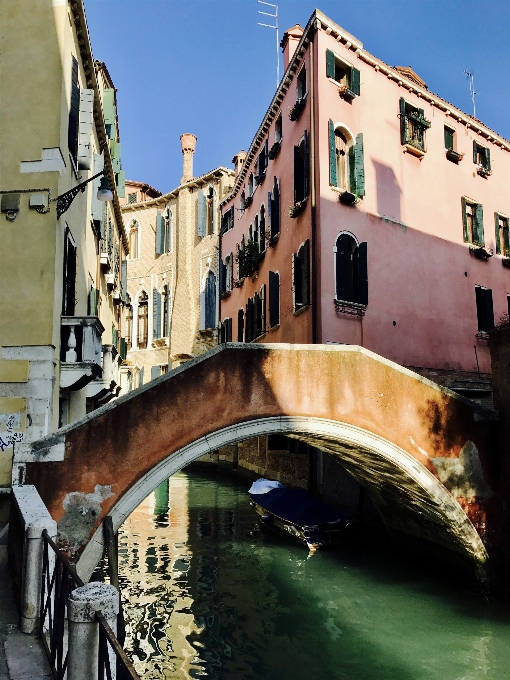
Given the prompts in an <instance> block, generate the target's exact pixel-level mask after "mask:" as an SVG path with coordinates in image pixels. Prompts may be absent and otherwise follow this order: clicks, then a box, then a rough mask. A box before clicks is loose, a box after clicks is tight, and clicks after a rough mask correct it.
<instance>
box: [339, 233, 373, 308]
mask: <svg viewBox="0 0 510 680" xmlns="http://www.w3.org/2000/svg"><path fill="white" fill-rule="evenodd" d="M335 274H336V299H337V300H338V301H340V302H350V303H355V304H359V305H364V306H366V305H368V263H367V244H366V243H360V244H358V243H357V242H356V239H355V238H353V236H351V235H350V234H346V233H343V234H340V236H339V237H338V238H337V240H336V246H335Z"/></svg>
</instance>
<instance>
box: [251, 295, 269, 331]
mask: <svg viewBox="0 0 510 680" xmlns="http://www.w3.org/2000/svg"><path fill="white" fill-rule="evenodd" d="M253 313H254V329H253V333H254V338H258V337H259V336H260V335H263V334H264V333H265V332H266V286H265V285H263V286H262V287H261V289H260V292H259V293H255V295H254V296H253Z"/></svg>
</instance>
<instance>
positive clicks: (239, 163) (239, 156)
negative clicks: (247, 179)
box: [232, 151, 247, 177]
mask: <svg viewBox="0 0 510 680" xmlns="http://www.w3.org/2000/svg"><path fill="white" fill-rule="evenodd" d="M246 155H247V154H246V151H239V153H236V155H235V156H234V158H233V159H232V163H233V164H234V167H235V169H236V177H237V175H238V174H239V173H240V172H241V169H242V167H243V163H244V161H245V158H246Z"/></svg>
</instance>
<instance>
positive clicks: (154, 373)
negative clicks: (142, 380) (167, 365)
mask: <svg viewBox="0 0 510 680" xmlns="http://www.w3.org/2000/svg"><path fill="white" fill-rule="evenodd" d="M160 375H161V366H151V380H155V379H156V378H159V376H160Z"/></svg>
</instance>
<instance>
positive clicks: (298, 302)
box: [292, 239, 310, 312]
mask: <svg viewBox="0 0 510 680" xmlns="http://www.w3.org/2000/svg"><path fill="white" fill-rule="evenodd" d="M309 252H310V241H309V240H308V239H307V240H306V241H305V242H304V243H303V244H302V245H301V246H300V248H299V250H298V252H297V254H295V255H292V291H293V294H294V311H295V312H297V311H298V310H299V309H301V308H302V307H306V306H307V305H309V304H310V292H309V291H310V255H309Z"/></svg>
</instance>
